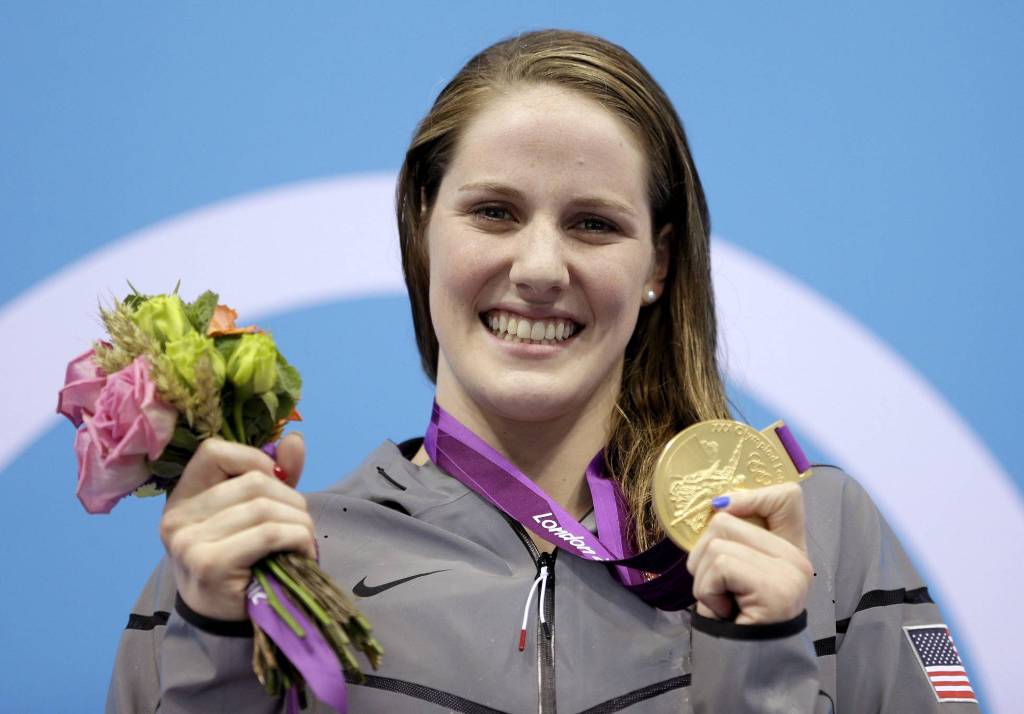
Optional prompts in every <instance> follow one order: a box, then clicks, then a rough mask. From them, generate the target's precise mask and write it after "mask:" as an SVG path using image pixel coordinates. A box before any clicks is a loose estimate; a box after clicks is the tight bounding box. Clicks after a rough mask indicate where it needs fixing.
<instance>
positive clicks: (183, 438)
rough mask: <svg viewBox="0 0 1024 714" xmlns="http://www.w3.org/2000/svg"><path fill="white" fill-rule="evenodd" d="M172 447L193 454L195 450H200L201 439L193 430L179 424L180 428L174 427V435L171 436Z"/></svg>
mask: <svg viewBox="0 0 1024 714" xmlns="http://www.w3.org/2000/svg"><path fill="white" fill-rule="evenodd" d="M170 446H174V447H177V448H179V449H182V450H183V451H187V452H189V453H190V454H191V453H195V450H196V449H198V448H199V439H198V438H197V437H196V435H195V434H193V433H192V430H191V429H189V428H188V427H187V426H183V425H182V424H180V423H179V424H178V426H176V427H174V435H173V436H171V443H170Z"/></svg>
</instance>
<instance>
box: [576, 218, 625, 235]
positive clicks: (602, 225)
mask: <svg viewBox="0 0 1024 714" xmlns="http://www.w3.org/2000/svg"><path fill="white" fill-rule="evenodd" d="M576 225H577V226H578V227H579V228H580V229H581V230H583V231H585V232H587V233H615V232H617V231H618V230H619V227H618V226H617V225H615V224H614V223H612V222H611V221H606V220H605V219H603V218H598V217H597V216H585V217H584V218H581V219H580V220H579V221H578V222H577V223H576Z"/></svg>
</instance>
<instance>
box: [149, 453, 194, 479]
mask: <svg viewBox="0 0 1024 714" xmlns="http://www.w3.org/2000/svg"><path fill="white" fill-rule="evenodd" d="M148 466H149V472H150V473H153V474H156V475H157V476H159V477H161V478H178V477H179V476H181V474H182V472H183V471H184V470H185V464H179V463H175V462H172V461H164V459H163V457H162V456H161V457H160V458H159V459H157V460H156V461H150V462H149V464H148Z"/></svg>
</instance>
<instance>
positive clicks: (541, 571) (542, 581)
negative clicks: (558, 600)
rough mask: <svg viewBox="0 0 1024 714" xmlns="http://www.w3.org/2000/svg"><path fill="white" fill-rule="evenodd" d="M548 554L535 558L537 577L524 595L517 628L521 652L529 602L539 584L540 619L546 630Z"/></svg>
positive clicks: (523, 646) (528, 615) (524, 646)
mask: <svg viewBox="0 0 1024 714" xmlns="http://www.w3.org/2000/svg"><path fill="white" fill-rule="evenodd" d="M548 562H549V559H548V554H547V553H541V556H540V558H539V559H538V560H537V565H538V572H537V578H536V579H535V580H534V581H533V585H531V586H530V594H529V595H527V596H526V607H524V608H523V626H522V627H521V628H520V630H519V651H520V652H523V651H524V650H525V649H526V622H527V620H529V619H530V603H531V602H533V594H534V593H535V592H537V586H538V585H539V586H540V604H541V606H540V621H541V625H542V626H543V627H544V628H545V630H544V631H545V632H548V630H547V624H548V623H547V622H546V621H545V620H544V594H545V593H546V592H547V584H548Z"/></svg>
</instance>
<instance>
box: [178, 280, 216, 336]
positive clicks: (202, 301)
mask: <svg viewBox="0 0 1024 714" xmlns="http://www.w3.org/2000/svg"><path fill="white" fill-rule="evenodd" d="M219 299H220V298H219V297H218V295H217V293H215V292H213V291H212V290H207V291H206V292H205V293H203V294H202V295H200V296H199V297H197V298H196V299H195V301H194V302H191V303H189V304H187V305H185V314H186V315H188V321H189V322H191V323H192V327H193V328H195V331H196V332H198V333H199V334H200V335H205V334H206V330H207V328H208V327H209V326H210V320H211V319H212V318H213V311H214V310H215V309H216V308H217V300H219Z"/></svg>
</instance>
